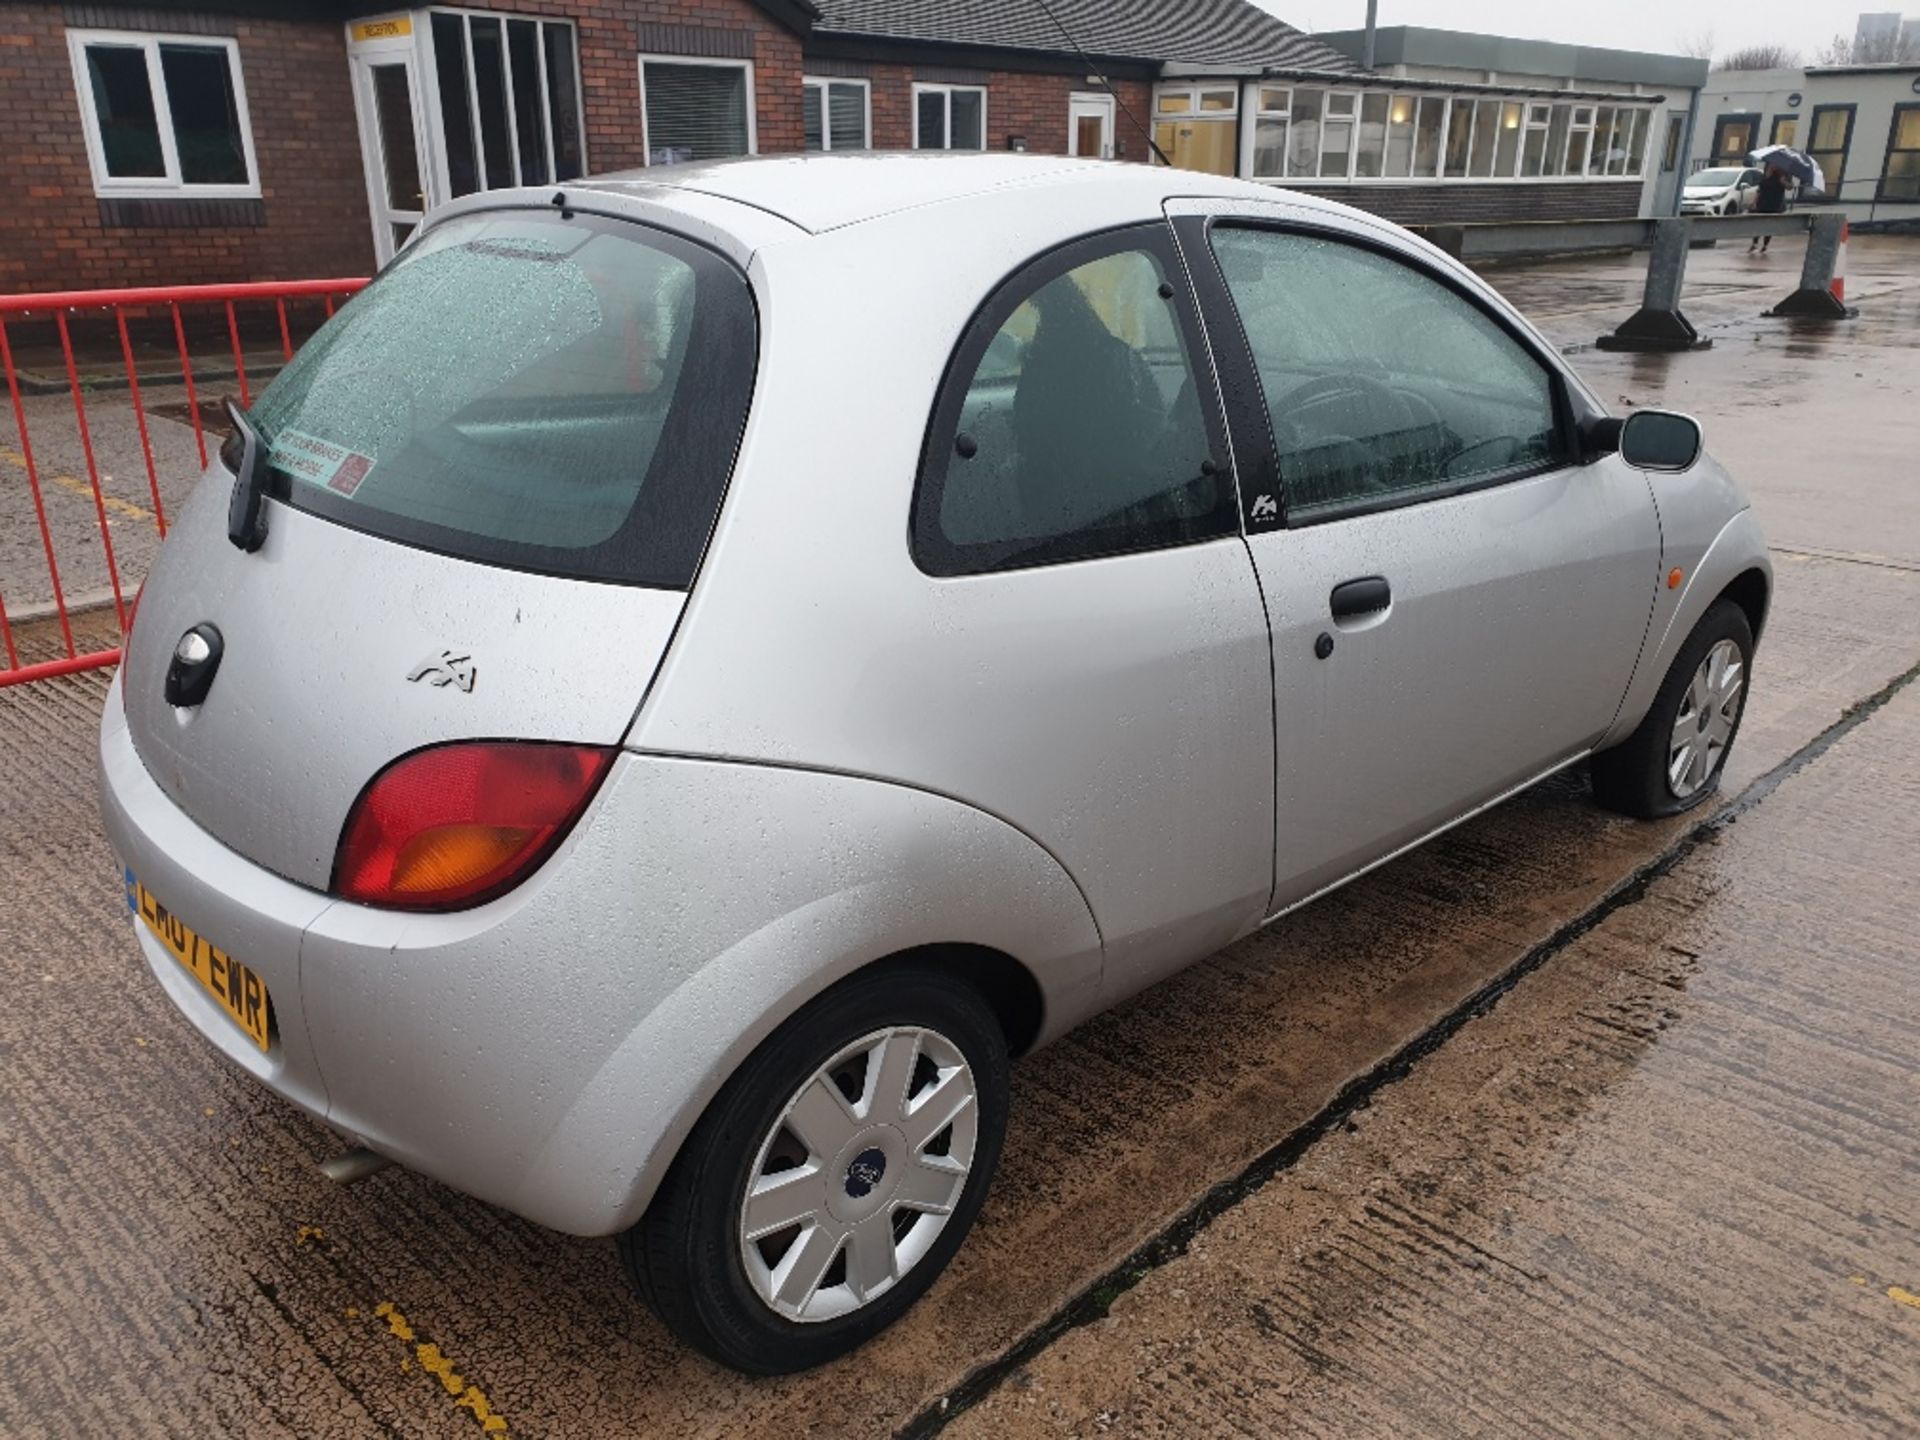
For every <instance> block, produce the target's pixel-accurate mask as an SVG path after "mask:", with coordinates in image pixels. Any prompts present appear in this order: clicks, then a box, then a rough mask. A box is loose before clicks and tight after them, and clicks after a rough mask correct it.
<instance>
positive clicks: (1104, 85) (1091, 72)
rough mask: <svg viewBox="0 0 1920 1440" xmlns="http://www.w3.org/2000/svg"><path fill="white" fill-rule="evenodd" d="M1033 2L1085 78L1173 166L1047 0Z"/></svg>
mask: <svg viewBox="0 0 1920 1440" xmlns="http://www.w3.org/2000/svg"><path fill="white" fill-rule="evenodd" d="M1035 3H1036V4H1038V5H1039V7H1040V8H1041V9H1042V10H1044V11H1045V12H1046V15H1047V18H1048V19H1049V20H1051V21H1052V22H1053V28H1054V29H1056V30H1058V31H1059V32H1060V34H1061V36H1062V37H1063V38H1064V39H1065V40H1066V42H1067V44H1068V45H1069V46H1071V47H1072V48H1073V53H1074V54H1075V55H1078V56H1079V57H1080V63H1081V64H1082V65H1084V66H1086V67H1087V78H1089V79H1091V80H1097V81H1099V82H1100V88H1101V89H1102V90H1104V91H1106V92H1107V94H1109V95H1111V96H1112V97H1113V103H1114V104H1115V105H1117V106H1118V107H1119V108H1120V113H1121V114H1122V115H1124V116H1126V117H1127V123H1128V124H1129V125H1131V126H1133V128H1134V129H1136V130H1138V131H1139V132H1140V133H1141V135H1143V136H1144V137H1146V142H1147V147H1148V148H1149V149H1150V150H1152V151H1153V153H1154V154H1155V155H1157V156H1159V157H1160V163H1161V164H1162V165H1165V166H1166V167H1167V168H1169V169H1171V168H1173V161H1171V160H1169V159H1168V158H1167V152H1166V151H1164V150H1162V149H1161V148H1160V147H1159V145H1158V144H1156V143H1155V141H1154V138H1153V131H1151V130H1149V129H1148V128H1147V127H1146V126H1144V125H1142V124H1141V123H1140V121H1139V120H1138V118H1136V117H1135V115H1134V113H1133V111H1131V110H1129V109H1128V108H1127V102H1126V101H1124V100H1122V99H1121V98H1120V92H1119V91H1118V90H1116V89H1114V88H1113V82H1112V81H1111V80H1109V79H1107V77H1106V75H1105V74H1104V73H1096V71H1095V69H1094V64H1093V61H1092V59H1091V58H1090V57H1089V56H1088V55H1087V52H1086V51H1085V50H1082V49H1081V48H1080V42H1079V41H1078V40H1076V39H1074V38H1073V32H1072V31H1071V30H1069V29H1067V27H1066V25H1065V24H1064V23H1063V22H1062V21H1061V19H1060V17H1059V16H1058V15H1056V14H1054V13H1053V7H1052V6H1051V5H1049V4H1048V3H1047V0H1035Z"/></svg>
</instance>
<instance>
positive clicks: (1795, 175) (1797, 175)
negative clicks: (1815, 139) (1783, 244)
mask: <svg viewBox="0 0 1920 1440" xmlns="http://www.w3.org/2000/svg"><path fill="white" fill-rule="evenodd" d="M1747 160H1748V163H1750V164H1754V165H1758V166H1761V167H1762V168H1763V169H1764V170H1765V171H1766V174H1765V176H1763V177H1762V179H1761V181H1760V194H1759V196H1758V199H1759V204H1757V205H1756V206H1754V209H1755V210H1757V211H1758V212H1759V213H1760V214H1762V215H1779V214H1781V213H1782V212H1784V211H1785V210H1786V208H1787V186H1788V185H1789V184H1798V185H1799V187H1800V193H1801V194H1803V195H1822V194H1825V193H1826V189H1827V176H1826V172H1825V171H1823V170H1822V169H1821V168H1820V162H1819V161H1818V160H1816V159H1814V158H1813V157H1812V156H1811V155H1808V154H1806V153H1804V152H1803V151H1799V150H1794V149H1792V148H1790V147H1788V146H1786V145H1768V146H1765V147H1763V148H1762V149H1759V150H1755V151H1754V152H1753V153H1752V154H1750V155H1749V156H1747ZM1772 243H1773V237H1772V236H1771V235H1765V236H1755V237H1754V240H1753V241H1752V242H1751V243H1749V244H1748V246H1747V253H1748V254H1749V255H1751V254H1753V253H1754V251H1755V250H1758V251H1759V253H1760V254H1762V255H1764V254H1766V253H1767V247H1768V246H1769V245H1771V244H1772Z"/></svg>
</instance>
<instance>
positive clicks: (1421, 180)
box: [1153, 77, 1656, 186]
mask: <svg viewBox="0 0 1920 1440" xmlns="http://www.w3.org/2000/svg"><path fill="white" fill-rule="evenodd" d="M1302 83H1303V82H1300V81H1297V80H1290V79H1283V78H1278V77H1276V78H1272V79H1267V80H1253V81H1247V82H1245V83H1244V84H1243V86H1242V94H1243V97H1244V100H1243V106H1244V109H1245V112H1246V116H1245V118H1246V121H1247V123H1246V124H1245V125H1244V126H1242V128H1241V137H1240V174H1241V176H1242V177H1243V178H1245V179H1249V180H1255V181H1258V182H1259V183H1261V184H1263V185H1288V184H1308V183H1313V182H1315V181H1327V182H1331V183H1334V184H1344V185H1355V186H1364V185H1509V184H1511V185H1543V184H1559V183H1565V182H1568V181H1598V182H1609V181H1611V182H1615V183H1617V182H1619V181H1621V180H1623V179H1625V180H1635V179H1642V178H1644V177H1645V174H1646V166H1645V160H1644V157H1645V155H1646V153H1647V148H1646V147H1647V146H1648V145H1650V144H1651V139H1650V137H1651V135H1652V133H1653V116H1654V114H1655V113H1656V112H1655V107H1652V106H1639V105H1632V104H1623V103H1620V102H1617V101H1607V102H1602V101H1598V100H1575V101H1572V102H1570V103H1571V107H1572V110H1573V113H1575V114H1578V113H1580V112H1581V111H1585V112H1586V114H1587V116H1588V120H1587V124H1586V126H1584V127H1583V126H1579V125H1575V124H1573V123H1571V120H1572V117H1571V116H1569V125H1568V136H1567V141H1568V151H1563V152H1562V155H1561V163H1562V166H1563V167H1564V165H1565V162H1566V158H1567V155H1568V154H1569V153H1570V151H1571V148H1572V146H1573V144H1574V141H1575V138H1576V137H1577V136H1578V135H1580V134H1582V133H1589V134H1591V133H1592V125H1593V116H1594V113H1595V111H1596V110H1597V109H1598V107H1599V106H1600V105H1601V104H1602V103H1606V104H1608V105H1611V106H1612V108H1613V110H1614V113H1615V116H1616V120H1615V123H1616V125H1618V124H1619V123H1620V120H1619V117H1622V116H1624V117H1625V119H1626V124H1625V125H1624V126H1622V127H1621V128H1622V131H1623V133H1626V134H1630V133H1631V124H1632V117H1633V115H1634V113H1635V112H1636V111H1641V110H1644V111H1645V112H1646V114H1647V115H1648V117H1649V118H1648V120H1647V122H1646V126H1647V128H1646V130H1645V131H1644V132H1643V135H1642V149H1641V155H1642V157H1643V158H1642V164H1641V171H1640V174H1639V175H1635V174H1634V173H1633V172H1632V170H1631V169H1630V168H1629V169H1628V170H1627V172H1626V173H1625V174H1624V175H1623V174H1620V173H1617V172H1616V173H1613V174H1604V173H1603V174H1597V175H1589V174H1586V173H1585V172H1584V171H1582V172H1581V173H1579V174H1568V173H1564V170H1563V173H1561V174H1558V175H1554V174H1541V175H1523V174H1521V173H1520V172H1521V169H1522V167H1523V166H1524V165H1525V163H1526V138H1527V133H1528V132H1529V131H1531V130H1543V131H1548V132H1550V131H1551V129H1552V113H1553V107H1554V106H1555V105H1558V104H1566V103H1569V102H1566V101H1560V100H1543V99H1540V98H1539V97H1537V96H1520V95H1512V94H1501V93H1499V92H1497V91H1494V92H1481V91H1476V92H1473V93H1470V94H1454V95H1448V94H1435V93H1434V92H1432V91H1426V90H1396V89H1393V88H1391V87H1389V86H1385V85H1381V86H1368V87H1365V88H1363V89H1361V90H1359V91H1357V92H1351V93H1355V94H1357V96H1358V97H1359V98H1358V99H1357V100H1356V102H1355V108H1354V113H1353V116H1352V117H1351V123H1352V126H1353V137H1352V140H1351V142H1350V143H1349V145H1348V147H1347V169H1346V173H1345V174H1342V173H1340V172H1339V171H1329V172H1321V173H1316V174H1314V175H1306V174H1298V175H1284V174H1283V175H1261V174H1258V173H1256V171H1255V169H1254V161H1255V156H1256V155H1257V154H1258V153H1259V144H1258V139H1257V137H1258V130H1259V125H1260V122H1261V121H1262V120H1265V121H1268V122H1270V123H1271V122H1275V121H1277V122H1279V123H1280V124H1281V125H1282V126H1283V127H1284V130H1283V137H1284V138H1283V139H1282V142H1281V147H1280V148H1281V163H1282V166H1283V167H1284V166H1285V165H1286V164H1287V162H1288V159H1289V157H1290V155H1291V150H1292V141H1293V135H1292V131H1293V116H1292V108H1293V97H1294V92H1295V91H1296V90H1297V89H1299V88H1300V86H1301V84H1302ZM1201 88H1210V87H1202V86H1196V85H1194V84H1193V83H1191V82H1181V83H1177V84H1169V85H1163V86H1161V87H1159V88H1158V89H1156V90H1155V92H1154V116H1153V118H1154V119H1155V120H1156V121H1161V120H1180V121H1183V122H1184V121H1188V120H1201V119H1217V120H1231V119H1233V118H1235V117H1234V116H1233V115H1232V114H1231V113H1227V112H1220V111H1213V112H1207V113H1205V114H1202V113H1201V112H1200V110H1199V109H1198V91H1199V89H1201ZM1307 88H1309V89H1323V90H1324V93H1325V96H1326V98H1327V99H1331V98H1332V97H1333V96H1334V95H1336V94H1342V95H1344V94H1347V93H1350V92H1347V91H1345V90H1340V89H1337V88H1335V87H1332V86H1316V85H1313V84H1311V83H1308V84H1307ZM1267 91H1284V92H1285V94H1286V97H1287V109H1286V110H1276V109H1272V108H1270V107H1268V106H1267V105H1266V104H1265V99H1266V94H1265V92H1267ZM1162 95H1166V96H1185V98H1186V101H1187V105H1188V108H1187V109H1186V110H1184V111H1181V112H1178V113H1176V112H1172V111H1168V112H1165V113H1163V112H1162V111H1161V110H1160V97H1161V96H1162ZM1369 95H1385V96H1386V97H1387V103H1388V106H1389V110H1388V116H1389V119H1388V125H1389V135H1388V136H1387V137H1383V139H1382V152H1381V158H1382V168H1383V169H1384V168H1385V155H1386V145H1387V143H1388V140H1389V139H1390V138H1391V136H1390V132H1391V123H1392V121H1391V116H1392V110H1391V106H1392V104H1393V102H1394V101H1395V100H1404V101H1405V102H1407V104H1408V105H1409V107H1411V108H1410V111H1409V114H1408V117H1407V125H1408V127H1409V130H1410V133H1409V135H1408V144H1409V146H1410V147H1411V146H1413V145H1415V144H1417V142H1418V138H1419V134H1418V131H1419V114H1420V104H1421V102H1422V101H1423V100H1424V101H1427V102H1429V103H1432V102H1434V101H1436V100H1437V101H1439V102H1440V103H1441V112H1440V156H1439V162H1438V165H1439V173H1438V174H1435V175H1414V174H1412V173H1408V174H1406V175H1386V174H1383V175H1360V174H1356V173H1355V171H1356V170H1357V168H1358V164H1359V159H1358V157H1359V154H1360V110H1361V107H1363V106H1364V105H1365V103H1366V97H1367V96H1369ZM1323 103H1324V101H1323ZM1482 104H1492V105H1494V106H1495V107H1498V108H1496V109H1495V111H1494V116H1495V122H1494V123H1495V125H1496V127H1498V125H1499V117H1500V116H1501V115H1502V114H1503V113H1504V107H1505V106H1507V105H1518V106H1519V107H1520V124H1519V126H1518V127H1517V128H1518V130H1519V132H1520V133H1519V136H1518V138H1517V139H1516V141H1515V143H1514V153H1513V164H1512V166H1511V167H1510V168H1509V169H1508V170H1506V171H1504V172H1501V171H1498V170H1497V168H1496V170H1495V173H1493V174H1489V175H1475V174H1473V173H1472V169H1473V153H1474V148H1475V146H1476V145H1477V144H1478V143H1479V140H1480V106H1481V105H1482ZM1463 110H1464V111H1465V112H1466V114H1467V116H1468V121H1467V169H1466V171H1465V172H1463V173H1461V174H1458V175H1450V174H1448V173H1447V135H1448V132H1449V130H1450V128H1451V127H1452V124H1453V119H1454V116H1455V115H1456V114H1459V113H1461V112H1462V111H1463ZM1543 110H1544V114H1545V116H1546V118H1544V119H1537V118H1535V117H1536V115H1538V114H1540V113H1542V111H1543ZM1336 118H1337V119H1338V120H1339V121H1340V122H1342V123H1345V122H1347V120H1348V118H1349V117H1347V116H1344V115H1343V116H1339V117H1336ZM1326 119H1327V116H1326V114H1325V113H1324V111H1323V113H1322V115H1321V121H1322V123H1324V122H1325V121H1326ZM1600 138H1601V137H1599V136H1597V135H1595V136H1593V143H1598V142H1599V140H1600ZM1412 153H1413V152H1412V150H1411V148H1410V149H1409V152H1408V154H1409V159H1408V167H1409V172H1411V169H1412ZM1498 153H1499V130H1498V128H1496V130H1495V133H1494V137H1493V142H1492V148H1491V149H1490V151H1489V155H1490V156H1493V157H1496V158H1497V156H1498ZM1549 158H1550V157H1548V156H1546V154H1545V152H1544V150H1543V152H1542V164H1543V166H1544V164H1545V162H1546V160H1547V159H1549ZM1318 159H1319V153H1318V152H1316V156H1315V163H1316V165H1317V164H1318ZM1628 163H1629V165H1630V163H1631V162H1630V160H1629V162H1628Z"/></svg>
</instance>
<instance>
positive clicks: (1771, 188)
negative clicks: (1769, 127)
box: [1747, 165, 1787, 255]
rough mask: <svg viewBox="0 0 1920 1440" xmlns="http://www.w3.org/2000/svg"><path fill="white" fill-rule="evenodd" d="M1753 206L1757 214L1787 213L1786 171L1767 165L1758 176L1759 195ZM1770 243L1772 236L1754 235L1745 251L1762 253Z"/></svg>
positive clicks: (1771, 242)
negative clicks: (1762, 173) (1763, 172)
mask: <svg viewBox="0 0 1920 1440" xmlns="http://www.w3.org/2000/svg"><path fill="white" fill-rule="evenodd" d="M1753 208H1754V213H1755V214H1759V215H1784V214H1786V213H1787V173H1786V171H1784V170H1782V169H1781V168H1780V167H1779V166H1778V165H1768V166H1767V173H1766V174H1765V175H1762V176H1761V177H1760V195H1759V197H1758V199H1757V201H1756V203H1755V204H1754V207H1753ZM1772 244H1773V236H1771V235H1756V236H1754V237H1753V239H1751V240H1749V241H1748V242H1747V253H1748V254H1749V255H1755V254H1758V255H1764V254H1766V253H1767V247H1768V246H1770V245H1772Z"/></svg>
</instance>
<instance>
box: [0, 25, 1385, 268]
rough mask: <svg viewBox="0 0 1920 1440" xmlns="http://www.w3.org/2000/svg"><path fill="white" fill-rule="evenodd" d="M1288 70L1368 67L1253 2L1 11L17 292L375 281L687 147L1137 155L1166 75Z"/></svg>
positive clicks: (11, 253) (0, 214) (1, 247)
mask: <svg viewBox="0 0 1920 1440" xmlns="http://www.w3.org/2000/svg"><path fill="white" fill-rule="evenodd" d="M1052 16H1058V17H1059V20H1060V21H1062V22H1064V23H1065V25H1066V26H1067V27H1068V29H1069V30H1070V31H1071V32H1072V34H1073V39H1072V40H1071V41H1070V40H1068V39H1067V38H1065V36H1064V35H1063V33H1062V30H1061V28H1060V26H1059V24H1057V23H1055V21H1054V20H1053V18H1052ZM1075 42H1077V46H1076V43H1075ZM1276 55H1290V56H1295V57H1306V58H1310V59H1313V60H1315V61H1317V62H1325V63H1331V64H1335V65H1338V66H1340V67H1342V68H1348V67H1349V66H1350V62H1347V61H1346V60H1344V59H1343V58H1341V57H1339V56H1336V55H1335V54H1334V53H1333V52H1332V51H1330V50H1327V49H1326V48H1325V47H1323V46H1318V45H1316V44H1314V42H1312V41H1310V40H1307V39H1305V37H1303V36H1301V35H1299V34H1298V33H1297V32H1296V31H1294V30H1292V29H1290V28H1289V27H1288V26H1286V25H1284V24H1282V23H1280V22H1279V21H1278V20H1276V19H1274V18H1273V17H1271V16H1269V15H1268V14H1266V12H1264V11H1262V10H1260V9H1258V8H1256V7H1254V6H1253V5H1251V4H1248V3H1246V0H1171V3H1168V0H1160V3H1156V4H1154V5H1152V6H1145V5H1137V6H1136V5H1131V4H1127V3H1122V0H1055V3H1054V4H1053V5H1052V6H1051V7H1046V6H1041V5H1038V4H1035V3H1032V0H1005V3H1001V0H919V3H916V0H819V3H815V0H474V3H469V4H464V5H460V6H457V7H456V6H432V7H425V8H416V9H399V10H396V9H392V8H390V7H389V8H379V7H376V6H373V5H368V4H365V3H354V0H187V3H180V0H172V3H166V0H152V3H146V4H124V3H112V0H100V3H90V4H75V3H66V4H62V3H56V0H0V118H4V123H5V124H6V125H7V127H8V129H9V131H10V132H11V133H12V135H13V137H14V143H13V144H12V145H11V146H10V147H9V150H8V158H7V160H6V162H5V169H4V172H0V179H3V183H4V187H5V192H6V194H7V195H8V197H9V201H10V203H8V204H7V205H5V206H4V207H3V208H0V289H4V290H8V291H15V292H17V291H23V290H40V289H56V288H59V289H65V288H83V287H94V286H106V285H116V286H117V285H138V284H159V283H168V284H189V283H196V282H212V281H220V280H234V279H241V278H246V279H266V278H293V277H301V276H323V275H349V274H362V273H365V272H367V271H368V270H370V269H372V268H373V266H375V265H376V264H377V263H379V262H380V261H382V260H384V259H385V258H386V257H387V256H389V255H391V254H392V252H393V248H394V246H395V245H396V243H398V242H399V241H400V240H401V239H403V238H404V237H405V235H406V234H407V233H408V232H409V231H410V230H411V229H412V227H413V226H414V225H415V224H417V223H418V222H419V219H420V217H421V215H422V214H423V213H424V211H425V210H426V209H427V208H430V207H431V206H432V205H433V204H434V203H435V202H436V201H440V200H444V199H446V198H449V197H452V196H457V195H463V194H467V193H470V192H471V191H474V190H477V189H492V188H498V187H501V186H505V185H510V184H516V183H534V184H545V183H548V182H551V181H554V180H564V179H567V178H569V177H571V176H576V175H580V174H584V173H587V172H589V171H592V172H605V171H612V170H620V169H626V168H629V167H634V166H642V165H647V164H662V163H672V162H674V161H676V160H685V159H696V158H697V159H705V158H709V157H714V156H722V155H729V154H747V153H761V154H765V153H774V152H781V151H799V150H803V149H808V148H834V149H844V148H862V149H864V148H873V149H908V148H923V149H927V148H931V149H941V148H973V149H1029V150H1033V151H1048V152H1072V153H1088V154H1099V155H1106V156H1111V157H1114V158H1123V159H1134V160H1138V159H1142V158H1145V157H1146V155H1147V154H1148V153H1149V148H1150V147H1149V146H1148V144H1147V143H1146V136H1145V133H1144V131H1143V129H1142V127H1143V126H1144V125H1145V124H1146V123H1147V121H1146V115H1147V111H1148V107H1149V105H1150V103H1151V86H1152V84H1153V81H1154V79H1155V77H1156V76H1157V75H1158V74H1159V73H1160V70H1161V68H1162V67H1163V65H1164V64H1165V63H1167V62H1168V61H1169V60H1179V59H1184V60H1190V61H1196V62H1201V63H1208V62H1213V63H1241V64H1246V63H1251V62H1252V61H1253V60H1254V59H1255V58H1257V57H1263V56H1264V57H1271V56H1276Z"/></svg>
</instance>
